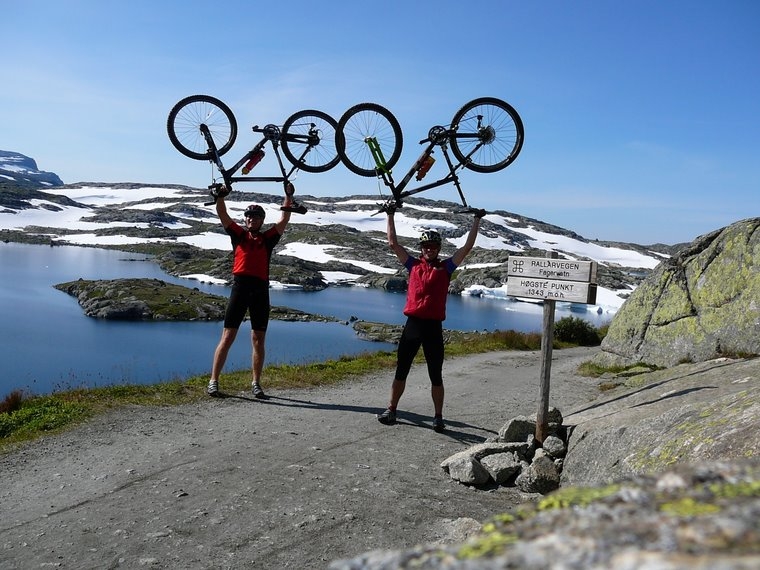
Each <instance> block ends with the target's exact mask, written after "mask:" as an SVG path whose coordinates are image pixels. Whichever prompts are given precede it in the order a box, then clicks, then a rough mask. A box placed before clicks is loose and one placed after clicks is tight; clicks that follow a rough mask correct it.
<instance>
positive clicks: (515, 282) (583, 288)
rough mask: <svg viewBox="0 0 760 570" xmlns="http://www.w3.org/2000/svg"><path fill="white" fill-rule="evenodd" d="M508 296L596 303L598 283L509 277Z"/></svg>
mask: <svg viewBox="0 0 760 570" xmlns="http://www.w3.org/2000/svg"><path fill="white" fill-rule="evenodd" d="M507 295H511V296H512V297H527V298H529V299H544V300H551V301H562V302H566V303H588V304H591V305H593V304H594V303H596V283H582V282H580V281H558V280H556V279H539V278H536V277H509V278H508V279H507Z"/></svg>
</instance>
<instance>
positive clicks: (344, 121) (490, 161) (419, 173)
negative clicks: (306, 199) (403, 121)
mask: <svg viewBox="0 0 760 570" xmlns="http://www.w3.org/2000/svg"><path fill="white" fill-rule="evenodd" d="M524 136H525V131H524V127H523V123H522V119H521V118H520V115H518V114H517V111H516V110H515V109H514V108H513V107H512V106H511V105H510V104H509V103H507V102H506V101H502V100H501V99H497V98H495V97H480V98H478V99H473V100H472V101H470V102H468V103H467V104H465V105H464V106H463V107H462V108H461V109H459V111H457V112H456V113H455V114H454V118H453V119H452V120H451V124H450V125H449V126H448V127H443V126H435V127H432V128H431V129H430V131H429V132H428V136H427V138H425V139H423V140H421V141H420V144H426V145H427V146H426V147H425V149H424V150H423V151H422V154H421V155H420V157H419V158H418V159H417V160H416V161H415V162H414V164H413V165H412V167H411V168H410V169H409V171H408V172H407V173H406V175H405V176H404V178H403V179H402V180H401V182H399V183H398V184H396V183H395V182H394V180H393V176H392V168H393V167H394V166H395V165H396V163H397V162H398V160H399V158H400V157H401V149H402V146H403V136H402V133H401V127H400V125H399V122H398V120H397V119H396V117H395V116H394V115H393V113H391V112H390V111H389V110H388V109H386V108H385V107H383V106H381V105H378V104H377V103H359V104H358V105H354V106H353V107H351V108H350V109H348V110H347V111H346V112H345V113H344V114H343V116H342V117H341V118H340V119H339V120H338V129H337V135H336V142H337V149H336V150H337V152H338V156H339V157H340V159H341V161H342V162H343V164H345V165H346V167H347V168H348V169H349V170H351V171H352V172H354V173H356V174H358V175H360V176H365V177H372V176H376V177H378V178H380V179H382V181H383V183H384V184H385V185H386V186H388V187H389V188H390V190H391V193H392V195H393V196H392V197H391V198H389V199H388V200H387V201H386V202H385V203H384V204H383V205H382V207H381V208H380V210H379V212H383V211H389V209H391V208H394V209H395V208H400V207H401V206H402V205H403V201H404V199H405V198H408V197H409V196H413V195H414V194H419V193H420V192H424V191H426V190H430V189H431V188H437V187H438V186H443V185H445V184H449V183H453V184H454V186H455V187H456V189H457V192H458V193H459V198H460V200H461V201H462V205H463V206H464V208H466V209H465V210H464V212H476V211H478V210H475V209H473V208H471V207H470V206H469V205H468V204H467V200H466V199H465V196H464V193H463V192H462V187H461V185H460V182H459V175H458V174H457V172H458V171H459V170H460V169H462V168H466V169H468V170H472V171H474V172H481V173H490V172H497V171H499V170H502V169H504V168H506V167H507V166H509V165H510V164H512V162H514V160H515V159H516V158H517V155H518V154H520V151H521V150H522V145H523V139H524ZM436 147H440V149H441V154H442V155H443V157H444V159H445V161H446V165H447V167H448V173H447V174H445V175H444V176H443V177H441V178H439V179H438V180H435V181H433V182H428V183H426V184H423V185H422V186H419V187H417V188H413V189H410V190H406V187H407V186H408V185H409V183H410V182H411V180H412V176H415V179H416V181H417V182H419V181H421V180H422V179H423V178H424V177H425V175H426V174H427V173H428V171H429V170H430V168H431V167H432V165H433V163H434V162H435V158H434V157H433V156H432V155H433V152H434V150H435V148H436ZM449 148H450V150H451V153H452V154H453V155H454V158H455V159H456V163H455V162H454V161H453V160H452V157H451V155H450V154H449ZM379 212H378V213H379Z"/></svg>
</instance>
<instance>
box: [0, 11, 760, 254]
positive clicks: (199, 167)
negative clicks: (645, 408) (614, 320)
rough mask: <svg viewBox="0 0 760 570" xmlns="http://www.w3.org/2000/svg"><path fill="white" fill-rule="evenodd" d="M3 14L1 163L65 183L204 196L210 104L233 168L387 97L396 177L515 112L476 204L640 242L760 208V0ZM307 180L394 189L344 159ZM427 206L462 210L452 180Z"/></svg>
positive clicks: (374, 190) (473, 199)
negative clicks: (184, 144)
mask: <svg viewBox="0 0 760 570" xmlns="http://www.w3.org/2000/svg"><path fill="white" fill-rule="evenodd" d="M0 13H2V18H3V25H2V28H3V30H2V35H0V49H2V53H3V62H4V63H3V67H2V70H3V76H4V81H3V86H2V89H0V107H1V108H3V109H5V113H4V116H3V119H2V123H0V149H2V150H11V151H17V152H20V153H22V154H26V155H28V156H31V157H32V158H34V159H35V160H36V161H37V163H38V167H39V168H40V169H42V170H47V171H52V172H55V173H57V174H58V175H59V176H60V177H61V178H62V179H63V181H64V182H66V183H75V182H80V181H94V182H144V183H152V184H159V183H174V184H187V185H190V186H195V187H205V186H206V185H208V184H209V183H210V182H211V176H212V171H211V168H210V165H209V164H208V163H206V162H200V161H194V160H191V159H189V158H186V157H184V156H182V155H181V154H179V153H178V152H177V151H176V150H175V149H174V148H173V147H172V146H171V143H170V142H169V140H168V137H167V135H166V117H167V115H168V113H169V110H170V109H171V107H172V106H173V105H174V103H175V102H177V101H178V100H179V99H181V98H183V97H185V96H187V95H192V94H196V93H204V94H209V95H214V96H216V97H218V98H220V99H222V100H223V101H225V102H226V103H227V104H228V105H229V106H230V107H231V108H232V110H233V111H234V112H235V115H236V117H237V120H238V123H239V125H240V133H239V135H238V139H237V143H236V145H235V147H233V149H232V151H231V152H230V154H229V155H226V157H225V158H227V160H228V162H229V164H231V163H232V160H233V157H234V159H237V158H239V157H240V156H242V155H243V154H244V153H245V151H247V150H248V148H249V147H250V146H252V145H253V144H254V143H255V142H256V141H257V138H256V136H255V135H254V134H253V133H252V132H250V130H249V129H248V127H249V126H251V125H253V124H266V123H276V124H277V123H282V122H283V121H284V120H285V118H287V117H288V116H290V115H291V114H292V113H294V112H296V111H299V110H301V109H319V110H321V111H324V112H326V113H329V114H330V115H332V116H333V117H335V118H336V119H338V118H339V117H340V116H341V115H342V113H343V112H344V111H345V110H346V109H348V108H349V107H351V106H352V105H354V104H356V103H359V102H362V101H374V102H377V103H380V104H382V105H384V106H386V107H388V108H389V109H391V110H392V111H393V113H394V114H395V115H396V116H397V117H398V119H399V121H400V123H401V126H402V129H403V131H404V137H405V145H404V154H403V155H402V158H401V161H400V163H399V165H398V166H397V167H396V168H397V170H399V171H402V170H403V171H405V170H406V168H408V167H409V166H410V165H411V164H412V162H413V161H414V160H415V158H416V157H417V155H418V154H419V152H420V147H419V145H417V141H419V140H420V139H422V138H424V137H425V136H426V135H427V132H428V130H429V128H430V127H432V126H434V125H445V124H448V123H449V121H450V120H451V118H452V117H453V115H454V113H455V112H456V111H457V110H458V109H459V108H460V107H461V106H462V105H464V104H465V103H466V102H467V101H469V100H471V99H474V98H476V97H481V96H493V97H499V98H501V99H504V100H506V101H508V102H509V103H511V104H512V105H513V106H514V107H515V108H516V109H517V111H518V112H519V113H520V115H521V117H522V119H523V122H524V124H525V144H524V146H523V150H522V152H521V154H520V156H519V157H518V158H517V160H516V161H515V162H514V163H513V164H512V165H510V166H509V167H508V168H507V169H505V170H502V171H501V172H497V173H493V174H479V173H474V172H469V171H465V172H463V173H462V176H461V180H462V186H463V189H464V193H465V196H466V197H467V200H468V202H469V203H470V204H471V205H473V206H477V207H483V208H486V209H499V210H506V211H508V212H515V213H519V214H522V215H526V216H530V217H533V218H536V219H539V220H542V221H545V222H549V223H552V224H556V225H559V226H561V227H564V228H567V229H569V230H573V231H575V232H577V233H578V234H580V235H582V236H583V237H586V238H588V239H603V240H619V241H627V242H637V243H642V244H650V243H656V242H663V243H677V242H683V241H691V240H692V239H694V238H695V237H697V236H698V235H701V234H703V233H706V232H709V231H712V230H714V229H718V228H720V227H723V226H725V225H728V224H730V223H732V222H734V221H737V220H740V219H743V218H748V217H754V216H758V215H760V39H759V38H760V2H755V1H754V0H744V1H743V0H720V1H717V0H716V1H707V0H671V1H662V0H642V1H634V0H629V1H613V0H608V1H602V0H596V1H591V0H589V1H583V0H575V1H572V2H571V1H550V0H546V1H544V2H535V1H528V0H525V1H521V2H516V1H510V0H468V1H466V2H462V1H461V0H438V1H437V2H431V1H427V0H419V1H414V0H386V1H384V2H382V3H371V2H356V1H344V0H332V1H331V2H313V1H312V2H309V1H302V0H290V1H288V2H252V1H250V0H247V1H244V2H242V1H241V2H238V1H228V2H224V1H216V2H200V1H196V0H183V1H176V2H170V1H165V0H164V1H161V0H152V1H150V2H148V1H145V0H131V1H130V2H115V1H108V0H100V1H97V2H96V1H90V0H80V1H76V0H70V1H65V0H58V1H42V0H27V1H25V2H5V3H3V4H2V5H0ZM270 166H271V168H272V170H271V171H270V172H264V171H263V170H262V172H261V174H262V175H264V174H274V173H275V171H274V168H275V165H274V164H271V165H270ZM264 167H265V164H264V163H262V166H261V168H262V169H263V168H264ZM267 168H269V167H267ZM296 186H297V189H298V192H299V193H302V194H311V195H314V196H341V195H349V194H378V192H379V188H378V184H377V181H375V180H374V179H371V178H362V177H359V176H357V175H355V174H352V173H351V172H349V171H348V170H347V169H346V168H345V167H344V166H343V165H338V166H337V167H336V168H335V169H333V170H330V171H329V172H326V173H321V174H309V173H302V174H301V175H300V176H299V178H298V180H297V182H296ZM241 189H246V190H251V191H264V192H272V193H276V192H279V188H278V186H276V185H269V184H267V185H262V184H259V185H252V184H249V185H248V186H246V187H244V188H241ZM425 196H426V197H430V198H436V199H446V200H452V201H456V199H457V195H456V191H455V189H454V187H453V186H446V187H443V188H440V189H437V190H434V191H431V192H428V193H426V194H425Z"/></svg>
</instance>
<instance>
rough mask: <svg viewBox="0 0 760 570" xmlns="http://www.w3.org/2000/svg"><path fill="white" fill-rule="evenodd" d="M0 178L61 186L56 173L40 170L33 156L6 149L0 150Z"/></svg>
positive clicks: (43, 185)
mask: <svg viewBox="0 0 760 570" xmlns="http://www.w3.org/2000/svg"><path fill="white" fill-rule="evenodd" d="M0 180H8V181H10V182H17V183H20V184H30V183H31V184H37V185H39V186H41V187H50V186H63V180H61V179H60V178H59V177H58V175H57V174H56V173H54V172H46V171H44V170H40V169H39V168H37V162H36V161H35V160H34V159H33V158H30V157H28V156H26V155H23V154H21V153H19V152H13V151H8V150H0Z"/></svg>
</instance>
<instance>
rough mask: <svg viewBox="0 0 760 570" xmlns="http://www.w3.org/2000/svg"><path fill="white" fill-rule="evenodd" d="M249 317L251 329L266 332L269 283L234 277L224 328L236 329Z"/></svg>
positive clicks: (244, 277) (254, 278)
mask: <svg viewBox="0 0 760 570" xmlns="http://www.w3.org/2000/svg"><path fill="white" fill-rule="evenodd" d="M246 311H248V313H249V314H250V316H251V329H253V330H255V331H265V330H267V325H268V324H269V283H268V282H267V281H264V280H263V279H259V278H258V277H248V276H246V275H235V276H234V278H233V280H232V292H231V293H230V300H229V302H228V303H227V312H226V313H225V315H224V328H226V329H238V328H240V324H241V323H242V322H243V319H244V318H245V313H246Z"/></svg>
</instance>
